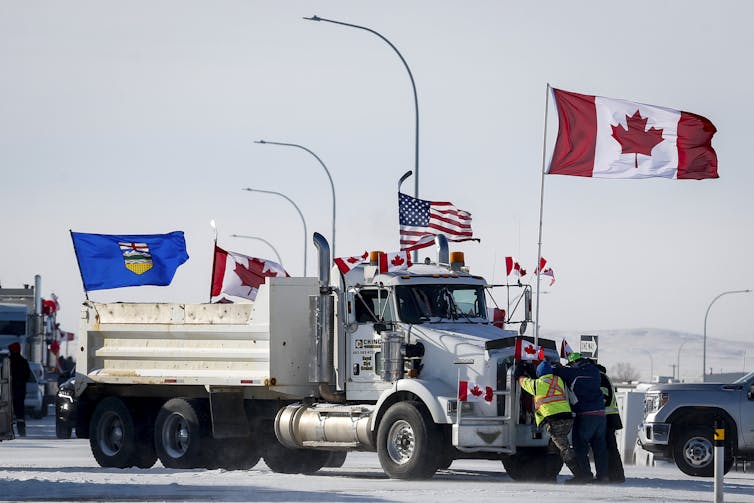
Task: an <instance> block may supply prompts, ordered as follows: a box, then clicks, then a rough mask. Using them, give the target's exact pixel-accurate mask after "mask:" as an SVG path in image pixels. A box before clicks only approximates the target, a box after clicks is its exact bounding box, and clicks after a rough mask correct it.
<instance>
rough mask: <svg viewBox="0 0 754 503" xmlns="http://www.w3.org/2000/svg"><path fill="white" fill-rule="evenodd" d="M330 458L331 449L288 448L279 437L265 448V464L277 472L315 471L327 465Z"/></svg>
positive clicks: (307, 472)
mask: <svg viewBox="0 0 754 503" xmlns="http://www.w3.org/2000/svg"><path fill="white" fill-rule="evenodd" d="M329 458H330V452H329V451H315V450H312V449H288V448H287V447H284V446H283V445H282V444H281V443H280V442H278V441H277V439H276V440H275V441H273V442H271V443H270V445H268V446H267V449H266V450H265V453H264V456H263V459H264V462H265V464H266V465H267V466H268V467H269V468H270V470H272V471H273V472H275V473H306V474H309V473H314V472H316V471H318V470H319V469H320V468H322V467H323V466H325V463H327V460H328V459H329Z"/></svg>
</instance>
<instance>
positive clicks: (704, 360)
mask: <svg viewBox="0 0 754 503" xmlns="http://www.w3.org/2000/svg"><path fill="white" fill-rule="evenodd" d="M749 292H751V290H729V291H727V292H723V293H721V294H719V295H718V296H717V297H715V298H714V299H712V302H710V303H709V306H707V312H706V313H704V339H703V343H702V382H704V376H705V369H706V368H707V316H709V310H710V309H712V304H714V303H715V301H716V300H717V299H719V298H720V297H722V296H723V295H729V294H732V293H749Z"/></svg>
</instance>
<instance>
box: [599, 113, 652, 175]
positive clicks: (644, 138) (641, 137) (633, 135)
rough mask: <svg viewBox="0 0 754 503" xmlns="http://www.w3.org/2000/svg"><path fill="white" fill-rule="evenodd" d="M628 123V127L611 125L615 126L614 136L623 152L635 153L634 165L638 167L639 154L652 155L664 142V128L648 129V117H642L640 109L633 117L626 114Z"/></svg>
mask: <svg viewBox="0 0 754 503" xmlns="http://www.w3.org/2000/svg"><path fill="white" fill-rule="evenodd" d="M626 123H627V124H628V129H625V128H624V127H623V125H622V124H618V125H617V126H610V127H611V128H613V138H615V139H616V141H617V142H618V143H620V146H621V154H634V166H635V167H636V168H637V169H638V168H639V154H642V155H649V156H651V155H652V149H653V148H655V146H657V144H658V143H662V129H656V128H655V127H654V126H652V127H651V128H649V130H648V131H647V130H646V128H647V117H643V118H642V116H641V115H640V114H639V110H636V112H634V114H633V115H632V116H631V117H629V116H628V115H626Z"/></svg>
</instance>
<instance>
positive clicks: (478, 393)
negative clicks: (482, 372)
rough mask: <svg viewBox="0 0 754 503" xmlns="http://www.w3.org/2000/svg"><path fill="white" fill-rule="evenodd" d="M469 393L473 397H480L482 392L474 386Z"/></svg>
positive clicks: (476, 385) (477, 386)
mask: <svg viewBox="0 0 754 503" xmlns="http://www.w3.org/2000/svg"><path fill="white" fill-rule="evenodd" d="M469 393H471V394H472V395H474V396H482V393H484V392H483V391H482V389H481V388H480V387H479V385H478V384H475V385H474V387H473V388H471V389H470V390H469Z"/></svg>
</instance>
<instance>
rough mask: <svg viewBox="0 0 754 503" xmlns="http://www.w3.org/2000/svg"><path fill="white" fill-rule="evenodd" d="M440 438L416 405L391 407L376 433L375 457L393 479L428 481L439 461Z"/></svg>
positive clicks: (432, 423)
mask: <svg viewBox="0 0 754 503" xmlns="http://www.w3.org/2000/svg"><path fill="white" fill-rule="evenodd" d="M441 439H442V434H441V431H440V430H439V428H438V427H437V425H436V424H435V423H434V422H433V421H432V418H431V417H429V414H428V413H426V412H424V411H422V410H420V405H419V403H418V402H398V403H396V404H394V405H392V406H391V407H390V408H389V409H388V410H387V412H386V413H385V415H384V416H383V418H382V421H381V422H380V425H379V429H378V430H377V454H378V456H379V458H380V464H381V465H382V469H383V470H384V471H385V473H387V474H388V476H390V478H394V479H426V478H430V477H432V475H434V473H435V472H436V471H437V468H438V466H439V465H440V463H441V461H442V456H441V455H440V454H441V449H442V445H441Z"/></svg>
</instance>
